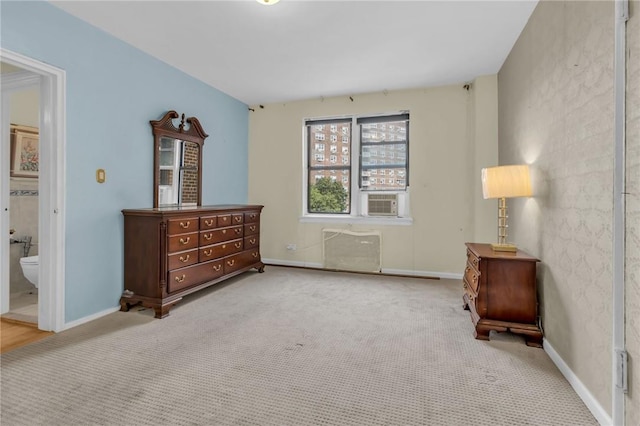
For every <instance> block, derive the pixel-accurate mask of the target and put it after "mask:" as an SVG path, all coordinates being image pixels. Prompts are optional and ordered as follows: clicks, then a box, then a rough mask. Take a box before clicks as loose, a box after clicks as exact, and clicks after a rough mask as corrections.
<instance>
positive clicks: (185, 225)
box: [180, 220, 191, 229]
mask: <svg viewBox="0 0 640 426" xmlns="http://www.w3.org/2000/svg"><path fill="white" fill-rule="evenodd" d="M189 225H191V221H189V220H188V221H187V223H183V222H180V228H184V229H187V228H188V227H189Z"/></svg>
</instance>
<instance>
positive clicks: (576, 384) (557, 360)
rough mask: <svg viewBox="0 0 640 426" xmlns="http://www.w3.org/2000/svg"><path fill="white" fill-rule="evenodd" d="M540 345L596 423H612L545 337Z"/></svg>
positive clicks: (607, 425) (609, 417)
mask: <svg viewBox="0 0 640 426" xmlns="http://www.w3.org/2000/svg"><path fill="white" fill-rule="evenodd" d="M542 347H543V348H544V351H545V352H546V353H547V355H549V358H551V361H553V363H554V364H555V365H556V367H558V370H560V372H561V373H562V375H563V376H564V377H565V379H567V381H568V382H569V384H570V385H571V386H572V387H573V390H575V391H576V393H577V394H578V396H579V397H580V399H582V402H584V404H585V405H586V406H587V408H588V409H589V411H591V414H593V417H595V418H596V420H597V421H598V423H600V424H601V425H603V426H609V425H611V424H612V420H611V416H609V414H608V413H607V412H606V410H605V409H604V408H602V405H600V403H599V402H598V401H597V400H596V399H595V398H594V396H593V395H592V394H591V392H589V389H587V387H586V386H585V385H584V384H583V383H582V382H581V381H580V379H579V378H578V376H576V375H575V373H574V372H573V371H572V370H571V369H570V368H569V366H568V365H567V363H566V362H564V360H563V359H562V358H561V357H560V355H559V354H558V352H556V350H555V349H554V348H553V346H551V344H550V343H549V341H548V340H547V339H543V340H542Z"/></svg>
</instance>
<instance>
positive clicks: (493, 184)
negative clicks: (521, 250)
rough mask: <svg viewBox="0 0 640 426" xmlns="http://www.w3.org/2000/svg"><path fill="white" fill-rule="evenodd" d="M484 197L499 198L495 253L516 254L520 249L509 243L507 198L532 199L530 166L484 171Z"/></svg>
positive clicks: (500, 167)
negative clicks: (506, 252)
mask: <svg viewBox="0 0 640 426" xmlns="http://www.w3.org/2000/svg"><path fill="white" fill-rule="evenodd" d="M482 195H483V197H484V199H485V200H486V199H487V198H498V243H497V244H491V248H493V250H494V251H508V252H515V251H517V250H518V248H517V247H516V246H515V245H513V244H509V243H507V228H508V227H509V226H508V225H507V218H508V215H507V201H506V199H507V198H512V197H530V196H531V195H532V193H531V179H530V178H529V166H527V165H526V164H525V165H513V166H498V167H488V168H485V169H482Z"/></svg>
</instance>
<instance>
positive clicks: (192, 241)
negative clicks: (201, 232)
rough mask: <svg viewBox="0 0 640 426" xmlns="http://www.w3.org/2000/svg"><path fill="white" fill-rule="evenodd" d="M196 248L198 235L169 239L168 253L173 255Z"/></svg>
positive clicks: (183, 235)
mask: <svg viewBox="0 0 640 426" xmlns="http://www.w3.org/2000/svg"><path fill="white" fill-rule="evenodd" d="M196 247H198V233H197V232H193V233H191V234H180V235H173V236H170V237H169V252H170V253H175V252H178V251H185V250H189V249H192V248H196Z"/></svg>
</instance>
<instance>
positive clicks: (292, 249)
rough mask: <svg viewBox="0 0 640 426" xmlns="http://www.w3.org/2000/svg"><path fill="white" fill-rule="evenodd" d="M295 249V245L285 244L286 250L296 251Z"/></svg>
mask: <svg viewBox="0 0 640 426" xmlns="http://www.w3.org/2000/svg"><path fill="white" fill-rule="evenodd" d="M296 249H297V247H296V245H295V244H287V250H291V251H296Z"/></svg>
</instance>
